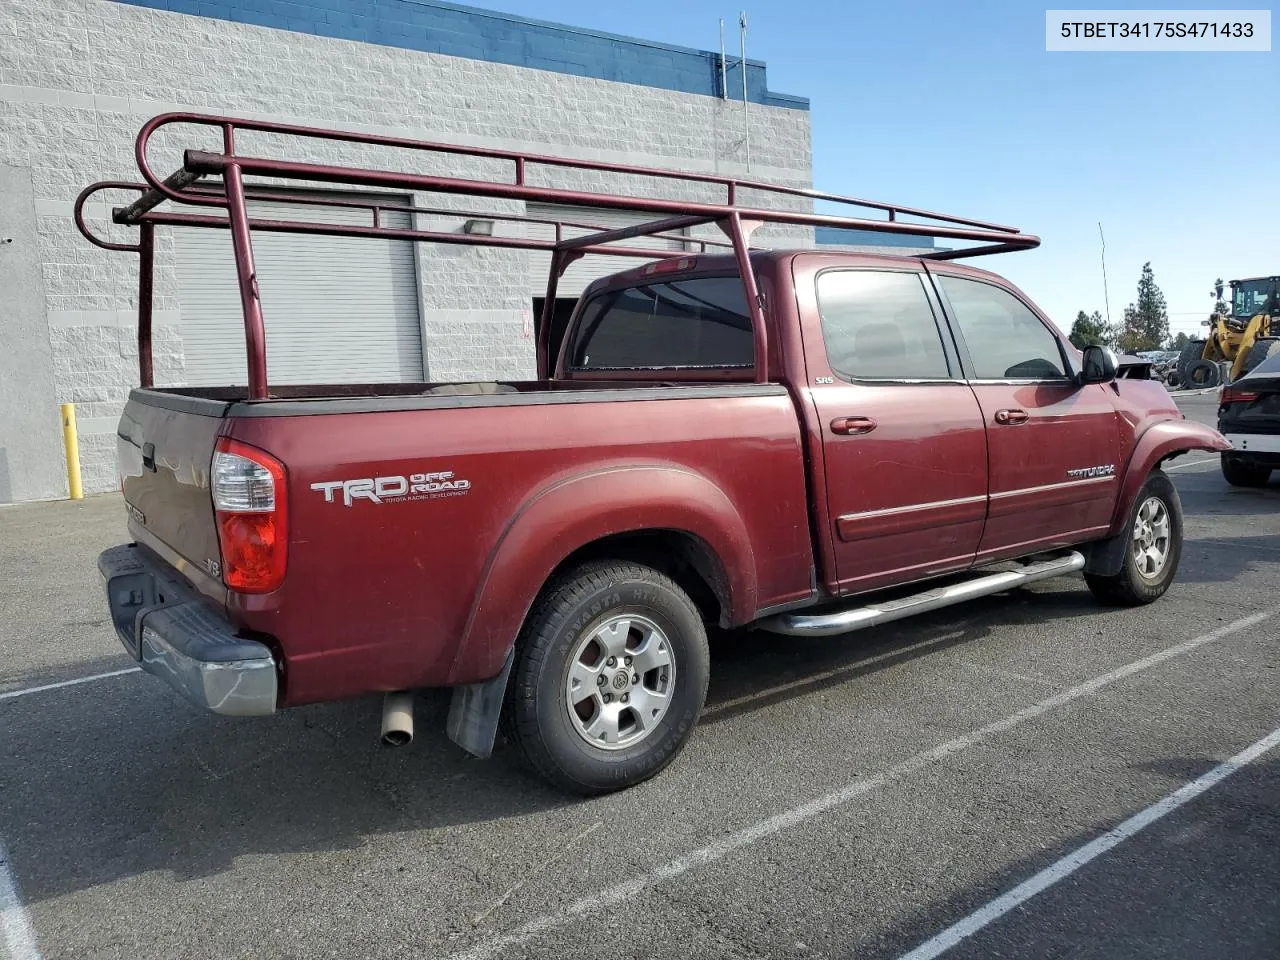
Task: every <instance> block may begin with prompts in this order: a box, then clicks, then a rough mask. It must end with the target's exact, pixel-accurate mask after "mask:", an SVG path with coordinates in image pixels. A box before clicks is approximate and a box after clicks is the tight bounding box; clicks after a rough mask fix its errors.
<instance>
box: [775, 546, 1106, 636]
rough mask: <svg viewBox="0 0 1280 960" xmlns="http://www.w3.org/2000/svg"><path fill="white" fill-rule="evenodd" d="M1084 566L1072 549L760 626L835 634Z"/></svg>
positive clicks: (793, 633)
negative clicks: (1007, 567)
mask: <svg viewBox="0 0 1280 960" xmlns="http://www.w3.org/2000/svg"><path fill="white" fill-rule="evenodd" d="M1083 569H1084V554H1082V553H1080V552H1078V551H1075V550H1073V551H1071V552H1070V553H1068V554H1065V555H1064V556H1060V557H1053V558H1051V559H1049V560H1041V561H1039V562H1038V563H1029V564H1027V565H1026V566H1024V567H1021V568H1019V569H1017V570H1008V571H1005V572H1003V573H990V574H987V575H986V576H981V577H975V578H974V579H972V580H966V581H965V582H964V583H957V584H954V585H952V586H949V587H939V588H937V589H935V590H926V591H924V592H923V593H916V594H913V595H911V596H909V597H901V598H899V599H897V600H888V601H885V602H884V603H879V604H874V605H871V606H864V607H850V608H849V609H846V610H837V611H835V612H834V613H822V614H804V613H782V614H779V615H777V616H775V617H768V618H766V619H764V620H761V621H760V623H758V624H757V627H759V629H761V630H767V631H769V632H770V633H783V634H786V635H787V636H791V637H832V636H835V635H836V634H840V633H849V632H850V631H853V630H862V629H863V628H865V627H874V626H878V625H879V624H882V623H889V622H890V621H892V620H901V619H903V618H904V617H911V616H915V615H916V614H917V613H928V612H929V611H930V610H939V609H941V608H942V607H949V606H951V605H952V604H956V603H963V602H964V601H965V600H973V599H974V598H976V597H985V596H987V595H989V594H992V593H1000V592H1001V591H1003V590H1008V589H1010V588H1011V587H1022V586H1025V585H1026V584H1028V583H1035V582H1036V581H1037V580H1048V579H1050V578H1052V577H1060V576H1062V575H1063V574H1066V573H1075V572H1076V571H1077V570H1083Z"/></svg>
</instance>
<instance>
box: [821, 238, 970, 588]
mask: <svg viewBox="0 0 1280 960" xmlns="http://www.w3.org/2000/svg"><path fill="white" fill-rule="evenodd" d="M797 263H799V261H797ZM796 291H797V301H798V304H799V306H800V315H801V318H802V319H801V330H802V332H803V335H804V338H805V360H806V364H807V366H808V370H809V372H810V374H811V375H812V376H813V378H814V380H813V383H814V385H813V386H812V387H811V389H810V397H811V402H812V403H813V405H814V408H815V412H816V414H817V419H818V422H819V424H820V426H821V431H822V453H823V458H824V463H825V477H824V480H825V483H826V488H827V497H826V500H827V502H826V507H827V511H826V514H825V523H826V524H827V525H828V529H827V530H826V531H825V533H826V535H827V536H828V537H829V538H830V542H831V544H832V552H833V554H834V558H835V566H836V570H835V580H836V587H837V589H838V591H839V592H840V593H853V592H859V591H865V590H872V589H875V588H877V587H883V586H888V585H892V584H898V583H903V582H906V581H909V580H916V579H921V578H924V577H927V576H931V575H934V574H938V573H945V572H949V571H953V570H962V569H964V568H966V567H968V566H969V565H970V564H971V563H972V562H973V556H974V553H975V552H976V550H977V547H978V541H979V538H980V537H981V535H982V525H983V520H984V518H985V516H986V498H987V450H986V435H985V432H984V428H983V425H982V411H981V410H980V409H979V407H978V402H977V400H976V398H975V397H974V395H973V391H972V390H970V389H969V387H968V385H967V384H966V383H964V382H963V381H961V380H959V379H958V376H959V364H958V358H957V357H956V356H955V354H954V351H953V350H951V349H950V348H948V347H947V345H946V343H945V341H944V340H943V339H942V336H941V331H940V328H939V326H938V318H937V315H936V310H935V307H936V302H935V301H934V300H933V299H932V297H931V295H930V293H929V289H928V288H927V287H926V285H925V283H924V282H923V278H922V275H921V273H920V271H919V269H918V268H914V269H912V268H900V269H896V270H895V269H892V268H886V267H885V265H884V263H883V261H879V262H878V263H876V264H875V269H872V268H870V265H868V267H866V268H860V267H856V266H852V265H850V266H848V267H845V268H841V269H825V270H824V269H809V270H805V269H802V268H801V267H799V266H797V268H796Z"/></svg>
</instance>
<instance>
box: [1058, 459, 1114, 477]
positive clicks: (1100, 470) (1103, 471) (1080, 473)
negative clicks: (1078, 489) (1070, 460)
mask: <svg viewBox="0 0 1280 960" xmlns="http://www.w3.org/2000/svg"><path fill="white" fill-rule="evenodd" d="M1115 472H1116V465H1115V464H1114V463H1108V464H1104V465H1103V466H1101V467H1077V468H1076V469H1074V470H1068V471H1067V476H1068V477H1070V478H1071V479H1072V480H1088V479H1090V478H1092V477H1111V476H1115Z"/></svg>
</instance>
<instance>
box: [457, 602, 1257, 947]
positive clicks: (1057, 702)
mask: <svg viewBox="0 0 1280 960" xmlns="http://www.w3.org/2000/svg"><path fill="white" fill-rule="evenodd" d="M1278 612H1280V610H1267V611H1264V612H1262V613H1255V614H1253V615H1252V616H1248V617H1243V618H1242V619H1240V620H1236V621H1234V622H1232V623H1228V624H1226V625H1225V626H1223V627H1219V628H1218V629H1217V630H1214V631H1212V632H1210V633H1205V634H1202V635H1201V636H1198V637H1194V638H1192V639H1190V640H1185V641H1183V642H1182V643H1178V644H1174V645H1173V646H1171V647H1165V648H1164V649H1163V650H1159V651H1157V652H1156V653H1153V654H1151V655H1150V656H1147V657H1143V658H1142V659H1141V660H1135V661H1133V662H1131V663H1127V664H1125V665H1124V666H1122V667H1117V668H1116V669H1115V670H1110V671H1108V672H1107V673H1103V674H1100V675H1098V676H1096V677H1094V678H1092V679H1091V680H1086V681H1085V682H1084V683H1081V684H1077V685H1076V686H1074V687H1071V688H1069V689H1067V690H1063V691H1062V692H1061V693H1058V694H1055V695H1054V696H1052V697H1049V698H1048V699H1047V700H1041V701H1040V702H1039V703H1036V704H1033V705H1031V706H1029V707H1025V708H1023V709H1022V710H1019V711H1018V712H1017V713H1014V714H1011V715H1010V716H1007V717H1005V718H1004V719H1002V720H996V721H994V722H992V723H988V724H986V725H985V726H982V727H978V728H977V729H975V730H971V731H970V732H969V733H966V734H964V735H963V736H960V737H956V738H955V739H954V740H948V741H947V742H946V743H943V744H939V745H938V746H936V747H933V748H932V749H929V750H925V751H924V752H922V753H917V754H916V755H915V756H912V757H909V758H908V759H906V760H903V761H902V762H900V763H897V764H895V765H894V766H892V767H890V768H889V769H887V770H885V771H884V772H883V773H879V774H876V775H875V776H873V777H868V778H867V779H865V780H855V781H854V782H852V783H849V784H846V785H845V786H843V787H841V788H840V789H838V790H834V791H832V792H831V793H828V794H826V795H824V796H821V797H818V798H817V799H815V800H810V801H809V802H808V803H804V804H801V805H800V806H797V807H792V808H791V809H789V810H785V811H783V812H782V813H778V814H775V815H774V816H772V817H769V818H768V819H765V820H761V821H759V822H758V823H755V824H753V825H751V826H749V827H746V828H744V829H742V830H738V831H736V832H734V833H731V834H729V835H728V836H726V837H724V838H722V839H720V840H717V841H716V842H715V843H711V844H708V845H707V846H705V847H701V848H699V849H697V850H693V851H691V852H689V853H687V854H684V855H683V856H680V857H677V858H676V859H674V860H671V861H669V862H667V863H665V864H663V865H662V866H660V867H658V868H656V869H654V870H651V871H649V872H648V873H644V874H641V875H640V876H638V877H635V878H633V879H631V880H628V881H625V882H623V883H619V884H616V885H614V886H612V887H607V888H606V889H604V890H601V891H600V892H598V893H595V894H592V895H591V896H588V897H584V898H582V899H581V900H577V901H575V902H574V903H571V904H569V905H568V906H566V907H562V908H561V909H559V910H557V911H554V912H552V913H547V914H544V915H542V916H541V917H538V918H536V919H534V920H530V921H529V922H527V923H525V924H523V925H521V926H519V927H517V928H516V929H515V930H513V931H512V932H511V933H506V934H498V935H496V936H492V937H487V938H485V939H483V940H481V941H479V942H478V943H476V944H475V945H474V946H472V947H471V948H470V949H468V950H463V951H461V952H459V953H455V954H453V955H452V960H486V958H488V957H493V956H497V955H500V954H501V953H502V952H503V951H504V950H506V949H507V948H509V947H513V946H517V945H519V944H522V943H525V942H527V941H529V940H531V939H532V938H533V937H536V936H538V935H539V934H542V933H546V932H547V931H549V930H554V929H557V928H559V927H562V926H564V925H565V924H567V923H569V922H571V921H573V920H576V919H578V918H579V917H586V916H591V915H593V914H599V913H603V912H604V911H606V910H608V909H609V908H611V907H614V906H617V905H619V904H622V903H625V902H626V901H628V900H630V899H632V898H633V897H636V896H638V895H639V894H641V893H643V892H644V891H645V890H647V889H648V888H650V887H654V886H657V885H658V884H660V883H662V882H663V881H666V880H671V879H673V878H675V877H678V876H681V875H682V874H685V873H688V872H689V871H691V870H694V869H696V868H698V867H702V866H705V865H707V864H709V863H714V862H715V861H717V860H722V859H724V858H725V857H727V856H729V854H731V853H735V852H736V851H738V850H741V849H743V848H745V847H748V846H750V845H751V844H753V843H756V842H758V841H760V840H765V839H768V838H769V837H772V836H774V835H775V834H777V833H781V832H782V831H783V830H787V829H789V828H790V827H794V826H796V825H798V824H801V823H804V822H805V821H806V820H811V819H813V818H814V817H817V816H820V815H821V814H823V813H826V812H827V811H828V810H832V809H834V808H836V807H841V806H843V805H845V804H847V803H849V802H851V801H853V800H856V799H857V798H859V797H862V796H865V795H866V794H868V793H871V792H872V791H874V790H877V789H879V788H880V787H883V786H886V785H888V784H891V783H894V782H896V781H898V780H902V779H904V778H905V777H907V776H909V775H911V774H913V773H916V772H917V771H919V770H922V769H924V768H925V767H928V766H929V765H930V764H933V763H937V762H939V761H941V760H945V759H947V758H948V757H951V756H954V755H955V754H957V753H960V752H962V751H964V750H968V749H969V748H970V747H974V746H977V745H978V744H981V743H985V742H986V741H988V740H990V739H991V738H993V737H995V736H996V735H998V734H1001V733H1005V732H1006V731H1008V730H1012V729H1014V728H1015V727H1018V726H1021V725H1022V724H1024V723H1026V722H1028V721H1030V720H1034V719H1036V718H1037V717H1040V716H1043V715H1044V714H1046V713H1049V712H1050V711H1052V710H1056V709H1057V708H1058V707H1062V706H1065V705H1066V704H1068V703H1071V702H1072V701H1075V700H1079V699H1080V698H1081V697H1086V696H1089V695H1090V694H1093V693H1097V692H1098V691H1099V690H1101V689H1103V688H1104V687H1108V686H1110V685H1111V684H1113V683H1116V682H1118V681H1120V680H1123V679H1125V678H1127V677H1131V676H1133V675H1134V674H1137V673H1141V672H1143V671H1144V670H1149V669H1151V668H1152V667H1155V666H1158V665H1159V664H1162V663H1164V662H1166V661H1168V660H1172V659H1173V658H1174V657H1178V656H1181V655H1182V654H1185V653H1190V652H1191V651H1192V650H1196V649H1198V648H1200V647H1203V646H1205V645H1206V644H1209V643H1213V642H1214V641H1216V640H1221V639H1222V638H1224V637H1227V636H1230V635H1231V634H1233V633H1238V632H1239V631H1241V630H1246V629H1248V628H1249V627H1252V626H1256V625H1257V624H1259V623H1261V622H1262V621H1264V620H1266V619H1268V618H1270V617H1273V616H1275V615H1276V613H1278Z"/></svg>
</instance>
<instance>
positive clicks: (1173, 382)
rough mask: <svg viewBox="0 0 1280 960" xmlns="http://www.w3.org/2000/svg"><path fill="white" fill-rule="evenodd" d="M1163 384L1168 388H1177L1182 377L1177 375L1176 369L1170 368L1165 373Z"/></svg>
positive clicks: (1180, 383) (1180, 384)
mask: <svg viewBox="0 0 1280 960" xmlns="http://www.w3.org/2000/svg"><path fill="white" fill-rule="evenodd" d="M1164 385H1165V386H1166V387H1167V388H1168V389H1170V390H1177V389H1178V388H1179V387H1180V386H1182V378H1181V377H1180V376H1178V371H1177V370H1170V371H1169V372H1168V373H1166V374H1165V377H1164Z"/></svg>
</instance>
